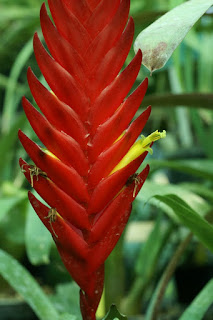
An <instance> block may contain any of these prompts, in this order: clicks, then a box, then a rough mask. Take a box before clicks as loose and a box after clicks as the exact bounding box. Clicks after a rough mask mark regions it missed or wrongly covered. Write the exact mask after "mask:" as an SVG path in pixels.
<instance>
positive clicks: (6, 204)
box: [0, 196, 24, 222]
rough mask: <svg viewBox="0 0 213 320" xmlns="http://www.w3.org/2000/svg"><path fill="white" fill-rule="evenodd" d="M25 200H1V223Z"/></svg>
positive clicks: (8, 198)
mask: <svg viewBox="0 0 213 320" xmlns="http://www.w3.org/2000/svg"><path fill="white" fill-rule="evenodd" d="M23 198H24V196H23ZM23 198H21V197H20V196H15V197H2V198H0V208H1V210H0V222H1V220H2V219H3V218H4V216H5V215H6V214H7V213H8V212H9V211H10V210H11V209H12V208H13V207H14V206H15V205H16V204H17V203H18V202H20V200H22V199H23Z"/></svg>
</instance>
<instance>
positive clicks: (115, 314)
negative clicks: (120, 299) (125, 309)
mask: <svg viewBox="0 0 213 320" xmlns="http://www.w3.org/2000/svg"><path fill="white" fill-rule="evenodd" d="M118 319H119V320H127V317H126V316H124V315H123V314H120V312H119V311H118V309H117V307H116V305H115V304H112V305H111V307H110V309H109V311H108V313H107V314H106V315H105V317H104V318H103V320H118Z"/></svg>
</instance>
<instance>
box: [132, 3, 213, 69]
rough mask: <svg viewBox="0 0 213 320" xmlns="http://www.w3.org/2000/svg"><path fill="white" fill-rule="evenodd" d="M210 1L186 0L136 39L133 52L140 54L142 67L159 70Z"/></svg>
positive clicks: (209, 5) (209, 4) (206, 8)
mask: <svg viewBox="0 0 213 320" xmlns="http://www.w3.org/2000/svg"><path fill="white" fill-rule="evenodd" d="M212 4H213V0H206V1H203V0H191V1H187V2H185V3H183V4H181V5H179V6H177V7H176V8H174V9H173V10H171V11H169V12H167V13H166V14H165V15H163V16H162V17H161V18H160V19H158V20H157V21H155V22H154V23H152V24H151V25H150V26H149V27H148V28H146V29H145V30H143V31H142V32H141V33H140V34H139V35H138V37H137V38H136V41H135V44H134V50H135V52H137V51H138V50H139V49H141V50H142V52H143V64H144V65H145V67H147V68H148V69H149V70H150V71H151V72H153V71H155V70H157V69H160V68H162V67H163V66H164V65H165V63H166V62H167V61H168V59H169V58H170V57H171V55H172V53H173V51H174V50H175V49H176V48H177V46H178V45H179V44H180V43H181V41H182V40H183V39H184V37H185V36H186V34H187V33H188V31H189V30H190V29H191V28H192V26H193V25H194V24H195V23H196V21H197V20H199V18H200V17H201V16H202V15H203V14H204V13H205V12H206V11H207V10H208V9H209V8H210V7H211V5H212Z"/></svg>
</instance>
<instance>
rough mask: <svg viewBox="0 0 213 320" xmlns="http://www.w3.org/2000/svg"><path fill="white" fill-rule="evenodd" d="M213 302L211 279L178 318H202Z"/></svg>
mask: <svg viewBox="0 0 213 320" xmlns="http://www.w3.org/2000/svg"><path fill="white" fill-rule="evenodd" d="M212 303H213V280H210V281H209V282H208V283H207V284H206V286H205V287H204V288H203V290H202V291H201V292H200V293H199V294H198V295H197V297H196V298H195V299H194V300H193V301H192V303H191V304H190V306H189V307H188V308H187V309H186V310H185V311H184V313H183V314H182V316H181V317H180V319H179V320H189V319H193V320H202V319H203V316H204V315H205V313H206V311H207V310H208V308H209V307H210V305H211V304H212Z"/></svg>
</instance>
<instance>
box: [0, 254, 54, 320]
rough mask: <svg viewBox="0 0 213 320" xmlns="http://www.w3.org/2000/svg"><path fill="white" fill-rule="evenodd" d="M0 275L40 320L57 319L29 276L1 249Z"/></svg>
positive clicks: (43, 295)
mask: <svg viewBox="0 0 213 320" xmlns="http://www.w3.org/2000/svg"><path fill="white" fill-rule="evenodd" d="M0 274H1V276H2V277H3V278H4V279H5V280H6V281H8V283H9V284H10V285H11V287H13V289H15V290H16V291H17V292H18V293H19V294H20V295H21V296H22V297H23V298H24V299H25V301H27V303H28V304H29V305H30V306H31V308H32V309H33V310H34V312H35V313H36V315H37V316H38V318H39V319H40V320H50V319H54V320H57V319H59V315H58V313H57V312H56V310H55V308H54V307H53V305H52V304H51V303H50V301H49V299H48V297H47V296H46V295H45V294H44V292H43V291H42V289H41V288H40V287H39V285H38V283H37V282H36V281H35V279H34V278H33V277H32V276H31V274H30V273H29V272H28V271H27V270H26V269H25V268H24V267H23V266H21V265H20V263H19V262H18V261H17V260H15V259H14V258H13V257H11V256H10V255H9V254H7V253H6V252H4V251H3V250H1V249H0Z"/></svg>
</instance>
